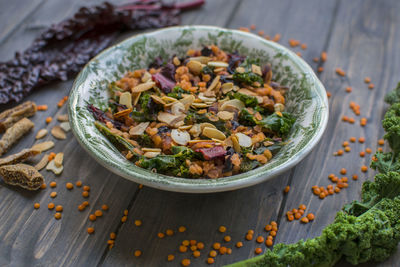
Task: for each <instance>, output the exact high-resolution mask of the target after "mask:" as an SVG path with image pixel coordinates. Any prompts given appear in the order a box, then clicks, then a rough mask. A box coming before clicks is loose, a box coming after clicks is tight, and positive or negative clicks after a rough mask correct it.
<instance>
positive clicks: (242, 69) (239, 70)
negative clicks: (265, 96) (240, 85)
mask: <svg viewBox="0 0 400 267" xmlns="http://www.w3.org/2000/svg"><path fill="white" fill-rule="evenodd" d="M236 72H238V73H244V72H246V70H245V69H244V68H243V67H237V68H236Z"/></svg>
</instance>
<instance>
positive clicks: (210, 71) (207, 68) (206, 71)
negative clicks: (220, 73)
mask: <svg viewBox="0 0 400 267" xmlns="http://www.w3.org/2000/svg"><path fill="white" fill-rule="evenodd" d="M201 72H202V73H203V74H208V75H211V77H212V76H213V75H214V67H210V66H205V67H203V69H202V70H201Z"/></svg>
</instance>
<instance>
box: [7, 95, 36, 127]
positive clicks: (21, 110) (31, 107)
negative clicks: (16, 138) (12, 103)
mask: <svg viewBox="0 0 400 267" xmlns="http://www.w3.org/2000/svg"><path fill="white" fill-rule="evenodd" d="M35 113H36V105H35V103H34V102H32V101H26V102H24V103H22V104H21V105H18V106H16V107H14V108H11V109H7V110H5V111H3V112H2V113H0V133H3V132H4V131H5V130H6V129H8V128H10V127H11V126H12V125H14V123H15V122H17V121H19V120H21V119H22V118H25V117H31V116H33V115H35Z"/></svg>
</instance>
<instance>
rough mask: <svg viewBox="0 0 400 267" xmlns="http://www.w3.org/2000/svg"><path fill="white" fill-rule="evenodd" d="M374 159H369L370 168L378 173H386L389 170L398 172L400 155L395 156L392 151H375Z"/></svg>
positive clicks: (399, 169)
mask: <svg viewBox="0 0 400 267" xmlns="http://www.w3.org/2000/svg"><path fill="white" fill-rule="evenodd" d="M375 158H376V160H373V161H371V168H372V169H374V170H377V171H379V172H380V173H387V172H391V171H396V172H400V156H397V157H396V156H395V155H394V154H393V153H392V152H388V153H382V152H376V153H375Z"/></svg>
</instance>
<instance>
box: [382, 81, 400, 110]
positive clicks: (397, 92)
mask: <svg viewBox="0 0 400 267" xmlns="http://www.w3.org/2000/svg"><path fill="white" fill-rule="evenodd" d="M385 102H386V103H388V104H389V105H393V104H394V103H400V82H399V83H398V84H397V87H396V89H394V90H393V91H392V92H390V93H389V94H387V95H386V96H385Z"/></svg>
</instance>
